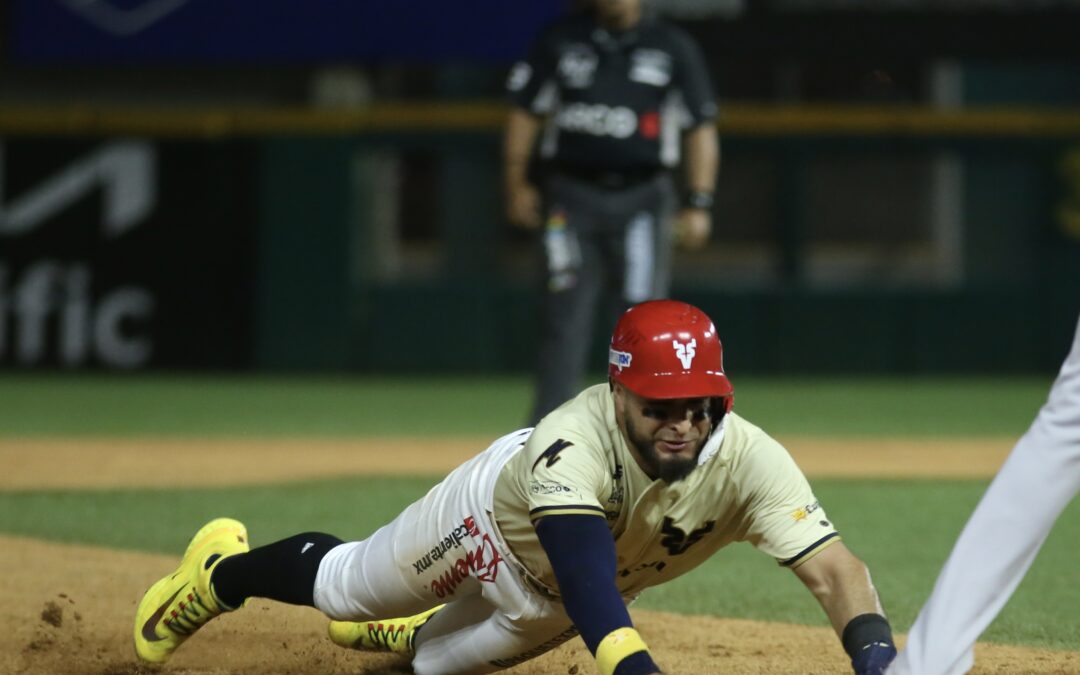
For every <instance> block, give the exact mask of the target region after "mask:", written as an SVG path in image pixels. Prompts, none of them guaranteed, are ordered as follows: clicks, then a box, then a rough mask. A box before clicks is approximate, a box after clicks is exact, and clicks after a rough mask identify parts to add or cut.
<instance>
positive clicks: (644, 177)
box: [553, 166, 667, 190]
mask: <svg viewBox="0 0 1080 675" xmlns="http://www.w3.org/2000/svg"><path fill="white" fill-rule="evenodd" d="M553 172H554V173H555V174H556V175H558V176H565V177H566V178H570V179H573V180H578V181H581V182H583V183H589V184H590V185H593V186H595V187H601V188H606V189H608V190H623V189H626V188H630V187H634V186H636V185H641V184H642V183H648V182H650V181H652V180H654V179H655V178H657V177H658V176H660V175H662V174H665V173H667V169H664V168H662V167H648V168H640V169H622V170H618V171H614V170H610V169H590V168H585V167H577V166H557V167H555V168H554V169H553Z"/></svg>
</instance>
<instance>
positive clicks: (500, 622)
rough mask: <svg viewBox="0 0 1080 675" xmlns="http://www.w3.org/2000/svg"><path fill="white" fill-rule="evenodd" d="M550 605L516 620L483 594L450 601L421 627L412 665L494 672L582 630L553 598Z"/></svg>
mask: <svg viewBox="0 0 1080 675" xmlns="http://www.w3.org/2000/svg"><path fill="white" fill-rule="evenodd" d="M546 609H547V611H545V612H541V613H539V614H533V615H532V616H530V617H527V618H526V617H521V618H518V619H516V620H514V619H511V618H509V617H508V616H507V615H506V614H505V613H504V612H503V611H501V610H499V609H497V608H496V607H494V606H493V605H492V604H491V603H490V602H489V601H488V600H486V599H485V598H484V597H482V596H480V595H473V596H470V597H467V598H463V599H462V600H460V601H457V602H454V603H452V604H450V605H447V606H446V607H445V608H444V609H443V610H441V611H439V612H438V613H436V614H435V615H434V616H433V617H432V618H431V620H430V621H428V622H427V624H426V625H425V626H424V627H423V628H422V629H421V630H420V631H419V632H418V633H417V635H416V652H415V656H414V658H413V661H412V666H413V671H414V672H415V673H416V674H417V675H461V674H464V673H468V674H469V675H474V674H478V673H492V672H496V671H499V670H503V669H505V668H510V667H512V666H515V665H517V664H519V663H524V662H525V661H528V660H530V659H533V658H535V657H537V656H540V655H541V654H543V653H545V652H547V651H550V650H552V649H554V648H555V647H558V646H559V645H561V644H563V643H564V642H566V641H568V640H570V639H572V638H573V637H575V636H576V635H577V630H576V629H575V628H573V625H572V622H571V621H570V618H569V617H567V616H566V613H565V611H562V609H561V608H560V607H559V606H558V605H557V604H555V603H549V604H547V605H546Z"/></svg>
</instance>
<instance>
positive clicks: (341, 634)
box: [329, 605, 445, 657]
mask: <svg viewBox="0 0 1080 675" xmlns="http://www.w3.org/2000/svg"><path fill="white" fill-rule="evenodd" d="M444 606H445V605H439V606H438V607H432V608H431V609H429V610H427V611H426V612H422V613H420V614H416V615H415V616H406V617H402V618H400V619H383V620H381V621H361V622H354V621H331V622H330V629H329V632H330V639H331V640H333V641H334V644H336V645H340V646H342V647H346V648H348V649H359V650H361V651H365V652H394V653H395V654H401V655H402V656H408V657H412V656H413V655H414V653H415V652H414V649H413V640H414V639H415V638H416V631H417V629H419V628H420V626H423V625H424V624H425V623H427V621H428V619H430V618H431V617H432V615H434V614H435V612H437V611H439V610H440V609H442V608H443V607H444Z"/></svg>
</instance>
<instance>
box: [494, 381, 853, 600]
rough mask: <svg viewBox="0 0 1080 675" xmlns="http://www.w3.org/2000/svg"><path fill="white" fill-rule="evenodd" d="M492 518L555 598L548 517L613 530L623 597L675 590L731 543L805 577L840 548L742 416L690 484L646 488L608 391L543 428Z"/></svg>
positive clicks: (708, 452) (716, 438) (591, 393)
mask: <svg viewBox="0 0 1080 675" xmlns="http://www.w3.org/2000/svg"><path fill="white" fill-rule="evenodd" d="M494 507H495V508H494V516H495V521H496V524H497V526H498V529H499V531H500V532H501V534H502V538H503V541H504V542H505V543H506V546H507V547H508V549H509V550H510V552H511V553H512V555H513V557H514V558H515V559H516V560H517V561H518V562H519V563H520V565H521V566H522V567H523V568H524V571H525V573H526V574H527V575H528V576H529V577H530V580H531V581H532V582H533V583H534V585H539V586H540V587H542V588H544V589H546V590H547V591H548V592H550V593H553V594H557V592H558V586H557V583H556V581H555V576H554V573H553V572H552V570H551V566H550V564H549V562H548V559H547V556H546V555H545V553H544V551H543V549H542V548H541V546H540V543H539V540H538V539H537V537H536V531H535V529H534V522H535V521H536V520H537V519H539V518H541V517H543V516H546V515H559V514H591V515H595V516H598V517H602V518H604V519H605V520H606V521H607V524H608V527H609V529H610V530H611V533H612V536H613V537H614V539H615V552H616V555H617V564H618V574H617V578H616V583H617V584H618V588H619V591H620V592H621V593H622V594H623V595H624V596H634V595H636V594H638V593H640V592H641V591H642V590H644V589H645V588H648V587H650V586H655V585H657V584H660V583H663V582H665V581H669V580H671V579H674V578H675V577H677V576H679V575H681V574H683V573H685V572H687V571H689V570H691V569H693V568H694V567H696V566H698V565H700V564H701V563H702V562H704V561H705V560H706V559H707V558H709V556H711V555H712V554H713V553H715V552H716V551H717V550H719V549H720V548H722V547H724V546H726V545H728V544H730V543H732V542H737V541H748V542H750V543H752V544H753V545H754V546H755V547H757V548H758V549H759V550H761V551H763V552H764V553H766V554H768V555H770V556H772V557H773V558H775V559H776V560H777V561H778V562H779V563H780V564H782V565H787V566H791V567H796V566H798V565H799V564H801V563H803V562H805V561H806V560H808V559H809V558H810V557H812V556H813V555H814V554H815V553H817V552H819V551H821V550H822V549H823V548H825V547H826V546H828V545H829V544H831V543H833V542H835V541H838V540H839V535H838V534H837V532H836V529H835V528H834V527H833V525H832V523H831V522H830V521H829V519H828V517H827V516H826V515H825V511H824V510H823V509H822V508H821V507H820V505H819V504H818V501H817V499H815V497H814V494H813V492H812V491H811V489H810V486H809V484H808V483H807V481H806V478H805V477H804V476H803V475H802V473H801V472H800V471H799V469H798V467H797V466H796V465H795V462H794V461H793V460H792V459H791V456H790V455H789V454H788V453H787V451H786V450H785V449H784V448H783V447H782V446H781V445H780V444H779V443H777V442H776V441H775V440H773V439H772V438H770V437H769V436H768V435H767V434H766V433H765V432H764V431H762V430H761V429H759V428H758V427H756V426H754V425H753V424H751V423H749V422H747V421H746V420H744V419H743V418H741V417H739V416H738V415H736V414H734V413H729V414H728V415H727V416H726V417H725V418H724V420H723V426H722V428H720V429H719V430H717V431H716V432H715V433H714V434H713V435H712V437H711V438H710V439H709V441H708V442H707V444H706V446H705V448H704V450H703V451H702V453H701V455H700V457H699V462H698V466H697V468H695V469H694V470H693V471H692V472H691V473H690V474H689V475H688V476H687V477H686V478H685V479H683V480H681V481H678V482H675V483H672V484H668V483H665V482H664V481H660V480H653V479H651V478H649V477H648V476H647V475H646V474H645V473H644V471H642V469H641V468H640V467H639V466H638V465H637V462H636V461H635V460H634V458H633V456H632V455H631V454H630V448H629V446H628V445H627V442H626V440H625V439H624V438H623V435H622V434H621V433H620V432H619V428H618V425H617V424H616V420H615V408H614V403H613V400H612V395H611V392H610V391H609V388H608V385H606V384H601V385H596V386H594V387H590V388H588V389H586V390H585V391H583V392H582V393H581V394H580V395H579V396H577V397H576V398H575V399H573V400H571V401H570V402H568V403H566V404H565V405H563V406H562V407H560V408H559V409H557V410H556V411H554V412H553V413H551V414H550V415H548V417H546V418H545V419H544V420H543V421H542V422H541V423H540V425H539V426H538V427H537V428H536V429H535V430H534V431H533V433H532V435H531V436H530V437H529V439H528V442H527V443H526V444H525V447H524V449H523V450H522V451H521V452H519V453H517V454H515V455H514V456H513V457H512V458H510V460H509V461H508V462H507V463H506V465H505V466H504V467H503V469H502V472H501V474H500V475H499V479H498V482H497V483H496V485H495V497H494Z"/></svg>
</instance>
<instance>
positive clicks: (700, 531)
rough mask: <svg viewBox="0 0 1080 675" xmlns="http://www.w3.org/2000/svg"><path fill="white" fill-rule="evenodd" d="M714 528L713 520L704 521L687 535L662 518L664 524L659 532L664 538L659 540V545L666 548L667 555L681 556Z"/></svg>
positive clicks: (673, 522) (666, 518)
mask: <svg viewBox="0 0 1080 675" xmlns="http://www.w3.org/2000/svg"><path fill="white" fill-rule="evenodd" d="M715 526H716V521H715V520H708V521H705V524H704V525H702V526H701V527H699V528H697V529H696V530H691V531H690V534H687V533H686V532H684V531H683V530H682V528H680V527H678V526H676V525H675V521H674V520H672V519H671V518H669V517H667V516H664V524H663V525H662V526H661V528H660V531H661V532H662V533H664V535H666V536H665V537H664V538H663V539H661V540H660V545H661V546H664V547H665V548H667V550H668V553H670V554H671V555H682V554H683V553H686V550H687V549H689V548H690V547H691V546H693V545H694V544H696V543H698V542H699V541H701V538H702V537H704V536H705V535H707V534H708V533H710V532H712V531H713V527H715Z"/></svg>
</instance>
